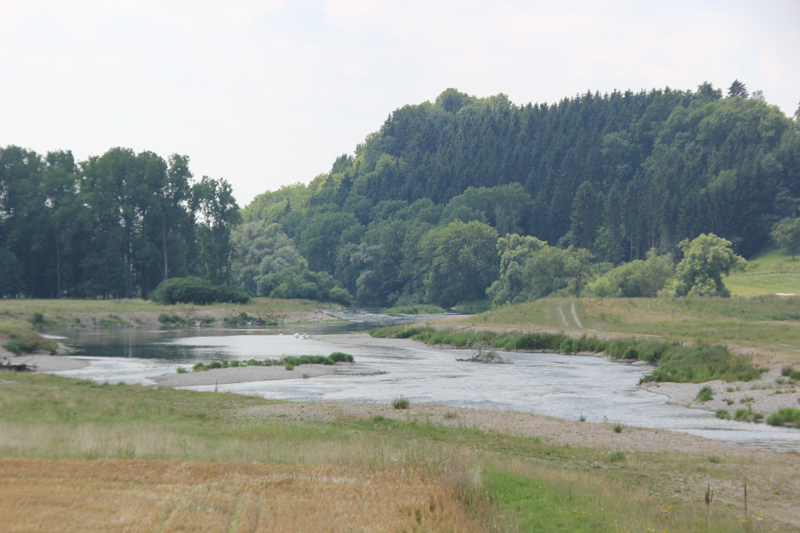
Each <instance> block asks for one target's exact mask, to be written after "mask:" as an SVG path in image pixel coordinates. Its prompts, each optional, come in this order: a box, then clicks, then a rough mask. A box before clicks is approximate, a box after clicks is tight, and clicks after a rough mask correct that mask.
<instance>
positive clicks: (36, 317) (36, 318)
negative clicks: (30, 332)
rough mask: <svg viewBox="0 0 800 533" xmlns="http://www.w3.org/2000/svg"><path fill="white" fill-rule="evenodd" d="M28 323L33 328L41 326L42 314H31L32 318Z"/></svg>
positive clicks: (42, 322) (42, 321)
mask: <svg viewBox="0 0 800 533" xmlns="http://www.w3.org/2000/svg"><path fill="white" fill-rule="evenodd" d="M28 321H29V322H30V323H31V324H33V325H34V326H41V325H42V324H44V315H43V314H42V313H33V316H32V317H30V318H29V319H28Z"/></svg>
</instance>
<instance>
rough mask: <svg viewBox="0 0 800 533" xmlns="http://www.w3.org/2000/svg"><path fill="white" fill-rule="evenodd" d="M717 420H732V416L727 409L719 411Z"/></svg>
mask: <svg viewBox="0 0 800 533" xmlns="http://www.w3.org/2000/svg"><path fill="white" fill-rule="evenodd" d="M716 414H717V418H721V419H722V420H730V419H731V414H730V413H729V412H728V410H727V409H717V413H716Z"/></svg>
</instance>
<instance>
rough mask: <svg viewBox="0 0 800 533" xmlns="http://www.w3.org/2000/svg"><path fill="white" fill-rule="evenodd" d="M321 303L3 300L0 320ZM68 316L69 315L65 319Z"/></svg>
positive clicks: (290, 308) (299, 307)
mask: <svg viewBox="0 0 800 533" xmlns="http://www.w3.org/2000/svg"><path fill="white" fill-rule="evenodd" d="M318 308H319V303H318V302H313V301H310V300H281V299H275V298H253V299H252V300H251V301H250V303H248V304H224V303H223V304H211V305H205V306H204V305H194V304H177V305H161V304H158V303H155V302H153V301H150V300H141V299H129V300H68V299H62V300H30V299H0V319H2V318H4V317H5V318H11V317H22V318H27V317H30V316H32V315H33V314H34V313H42V314H43V315H44V316H45V318H46V319H48V320H52V321H57V322H58V321H61V320H66V321H67V322H69V318H71V317H72V316H74V315H76V314H124V313H157V314H161V313H165V314H174V313H193V312H199V311H205V310H213V309H227V310H230V311H235V312H236V313H237V314H238V313H241V312H245V313H248V314H256V315H267V314H269V315H276V314H281V313H296V312H313V311H314V310H315V309H318ZM65 317H67V318H65Z"/></svg>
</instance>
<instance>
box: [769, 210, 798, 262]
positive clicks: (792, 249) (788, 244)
mask: <svg viewBox="0 0 800 533" xmlns="http://www.w3.org/2000/svg"><path fill="white" fill-rule="evenodd" d="M770 236H771V237H772V240H773V241H775V244H777V245H778V246H779V247H780V248H781V249H782V250H783V251H784V252H786V253H787V254H789V255H791V256H792V261H794V260H795V256H796V255H797V253H798V252H800V218H796V219H794V220H791V219H786V220H783V221H782V222H781V223H780V224H777V225H776V226H775V227H774V228H773V230H772V232H771V233H770Z"/></svg>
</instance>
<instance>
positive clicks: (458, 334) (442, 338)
mask: <svg viewBox="0 0 800 533" xmlns="http://www.w3.org/2000/svg"><path fill="white" fill-rule="evenodd" d="M369 333H370V334H371V335H372V336H373V337H378V338H398V339H413V340H418V341H422V342H424V343H425V344H428V345H450V346H455V347H456V348H467V347H471V346H473V345H474V344H475V343H476V342H482V343H485V344H486V345H488V346H491V347H492V348H495V349H498V350H504V351H508V352H512V351H548V352H553V353H564V354H574V353H579V352H590V353H603V354H605V355H608V356H609V357H612V358H614V359H627V360H638V361H645V362H648V363H652V364H657V365H658V368H656V370H654V371H653V372H652V373H651V374H649V375H647V376H645V377H644V378H642V381H643V382H647V381H656V382H661V381H672V382H678V383H703V382H706V381H713V380H723V381H728V382H731V381H751V380H753V379H756V378H758V377H759V376H760V375H761V372H762V369H759V368H756V367H755V366H754V365H753V363H752V358H751V357H750V356H749V355H741V354H734V353H732V352H731V351H730V350H729V349H728V347H727V346H722V345H711V344H702V343H700V344H694V345H683V344H681V343H678V342H666V341H660V340H650V339H637V338H627V339H612V340H607V339H601V338H598V337H596V336H589V335H584V336H581V337H578V338H574V337H571V336H569V335H566V334H564V333H546V332H543V333H520V332H517V333H513V332H512V333H497V332H494V331H481V330H478V331H471V330H464V329H459V330H456V329H437V328H432V327H424V326H412V327H407V326H391V327H388V328H378V329H375V330H372V331H370V332H369Z"/></svg>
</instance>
